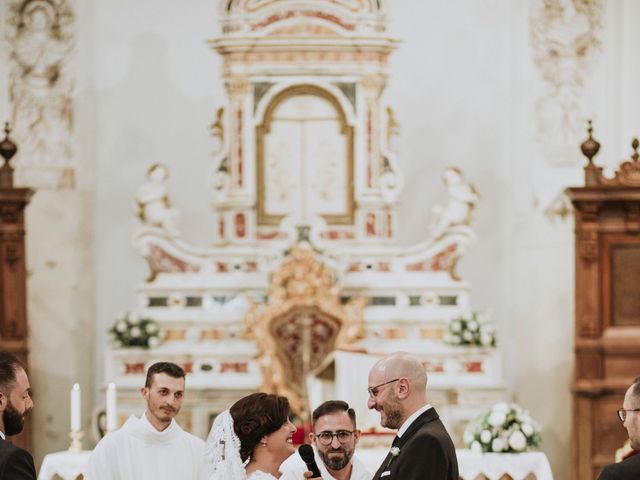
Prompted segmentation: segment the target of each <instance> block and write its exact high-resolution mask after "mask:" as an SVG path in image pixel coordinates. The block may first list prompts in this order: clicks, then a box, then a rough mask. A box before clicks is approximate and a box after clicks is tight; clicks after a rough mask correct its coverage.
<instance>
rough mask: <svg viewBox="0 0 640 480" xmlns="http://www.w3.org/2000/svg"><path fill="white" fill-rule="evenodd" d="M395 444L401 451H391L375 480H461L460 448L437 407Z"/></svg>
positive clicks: (414, 423)
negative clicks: (441, 418)
mask: <svg viewBox="0 0 640 480" xmlns="http://www.w3.org/2000/svg"><path fill="white" fill-rule="evenodd" d="M394 444H395V446H397V447H398V448H399V449H400V453H399V454H398V455H397V456H396V457H393V456H392V455H391V452H390V453H389V454H388V455H387V458H385V459H384V462H382V465H381V466H380V468H379V469H378V471H377V472H376V474H375V475H374V477H373V480H379V479H380V480H414V479H419V480H458V478H459V476H458V459H457V457H456V449H455V447H454V446H453V441H451V437H450V436H449V434H448V433H447V430H446V429H445V428H444V425H442V422H441V421H440V417H439V416H438V414H437V413H436V411H435V409H433V408H430V409H429V410H427V411H426V412H424V413H423V414H422V415H420V416H419V417H418V418H416V419H415V421H414V422H413V423H412V424H411V425H410V426H409V428H408V429H407V431H406V432H404V434H403V435H402V437H400V439H398V440H397V441H396V442H394Z"/></svg>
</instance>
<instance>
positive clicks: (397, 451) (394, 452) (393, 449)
mask: <svg viewBox="0 0 640 480" xmlns="http://www.w3.org/2000/svg"><path fill="white" fill-rule="evenodd" d="M389 453H390V454H391V458H389V461H388V462H387V465H386V466H385V467H384V468H385V470H386V469H388V468H389V466H390V465H391V462H393V459H394V458H396V457H397V456H398V455H400V447H391V450H389Z"/></svg>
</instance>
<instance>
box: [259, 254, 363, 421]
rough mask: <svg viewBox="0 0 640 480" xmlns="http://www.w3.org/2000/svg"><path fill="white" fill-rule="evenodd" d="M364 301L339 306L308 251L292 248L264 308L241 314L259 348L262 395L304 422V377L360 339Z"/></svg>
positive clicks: (326, 273) (328, 274)
mask: <svg viewBox="0 0 640 480" xmlns="http://www.w3.org/2000/svg"><path fill="white" fill-rule="evenodd" d="M365 305H366V300H365V299H364V298H355V299H351V300H350V301H349V302H348V303H346V304H342V303H341V301H340V291H339V288H338V287H337V286H336V284H335V275H334V274H333V272H332V271H330V270H329V268H328V267H327V266H326V265H325V264H324V263H322V262H321V261H320V260H318V259H317V258H316V255H315V253H314V252H313V250H311V249H310V248H305V247H303V246H301V245H295V246H294V247H293V248H292V250H291V252H290V255H289V257H287V258H286V259H285V260H284V261H283V262H282V264H281V265H280V267H279V268H277V269H276V270H275V271H274V272H273V274H272V277H271V284H270V286H269V290H268V299H267V304H266V305H254V306H253V307H252V309H251V311H250V312H249V314H248V315H247V318H246V324H247V336H248V337H249V338H253V339H255V340H256V342H257V344H258V347H259V349H260V354H259V363H260V365H261V367H262V371H263V375H264V376H263V378H264V383H263V385H262V387H261V389H262V390H264V391H267V392H274V393H278V394H280V395H285V396H286V397H287V398H288V399H289V401H290V402H291V408H292V410H293V411H294V412H295V413H296V414H298V415H300V416H301V417H302V418H303V419H307V418H308V414H309V406H308V404H307V400H306V376H307V375H308V374H310V373H311V372H312V371H313V370H314V369H315V368H317V367H319V366H320V365H321V364H322V362H323V361H324V360H325V359H326V358H327V356H328V355H329V354H330V353H331V352H332V351H333V350H336V349H347V348H350V347H351V346H352V345H353V343H354V342H355V341H357V340H358V339H360V338H362V337H363V335H364V325H363V314H364V307H365Z"/></svg>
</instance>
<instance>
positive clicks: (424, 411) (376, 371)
mask: <svg viewBox="0 0 640 480" xmlns="http://www.w3.org/2000/svg"><path fill="white" fill-rule="evenodd" d="M367 390H369V400H368V402H367V406H368V407H369V408H370V409H372V410H376V411H377V412H379V413H380V425H382V426H383V427H386V428H392V429H394V430H397V433H396V438H395V439H394V440H393V444H392V447H391V449H390V450H389V453H388V454H387V457H386V458H385V459H384V461H383V462H382V465H380V468H379V469H378V471H377V472H376V474H375V475H374V477H373V480H379V479H384V480H458V478H459V476H458V460H457V458H456V450H455V448H454V446H453V441H451V437H450V436H449V433H447V430H446V429H445V428H444V425H443V424H442V422H441V421H440V417H439V416H438V414H437V413H436V411H435V409H434V408H433V407H432V406H431V405H429V402H427V372H426V371H425V369H424V366H423V365H422V363H421V362H420V361H419V360H418V359H416V358H414V357H412V356H411V355H409V354H408V353H406V352H398V353H393V354H391V355H388V356H386V357H384V358H382V359H381V360H379V361H378V362H377V363H376V364H375V365H374V366H373V368H371V371H370V372H369V388H368V389H367Z"/></svg>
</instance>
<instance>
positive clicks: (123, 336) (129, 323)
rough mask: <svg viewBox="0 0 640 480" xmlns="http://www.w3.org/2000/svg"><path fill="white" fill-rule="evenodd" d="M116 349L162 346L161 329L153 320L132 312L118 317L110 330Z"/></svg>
mask: <svg viewBox="0 0 640 480" xmlns="http://www.w3.org/2000/svg"><path fill="white" fill-rule="evenodd" d="M109 335H110V336H111V342H112V344H113V346H114V347H116V348H121V347H143V348H149V347H152V348H153V347H157V346H158V345H160V328H159V327H158V324H157V323H156V322H155V321H154V320H152V319H151V318H144V317H140V316H139V315H138V314H137V312H135V311H131V312H127V313H122V314H120V315H118V318H116V321H115V323H114V324H113V326H112V327H111V328H110V329H109Z"/></svg>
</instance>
